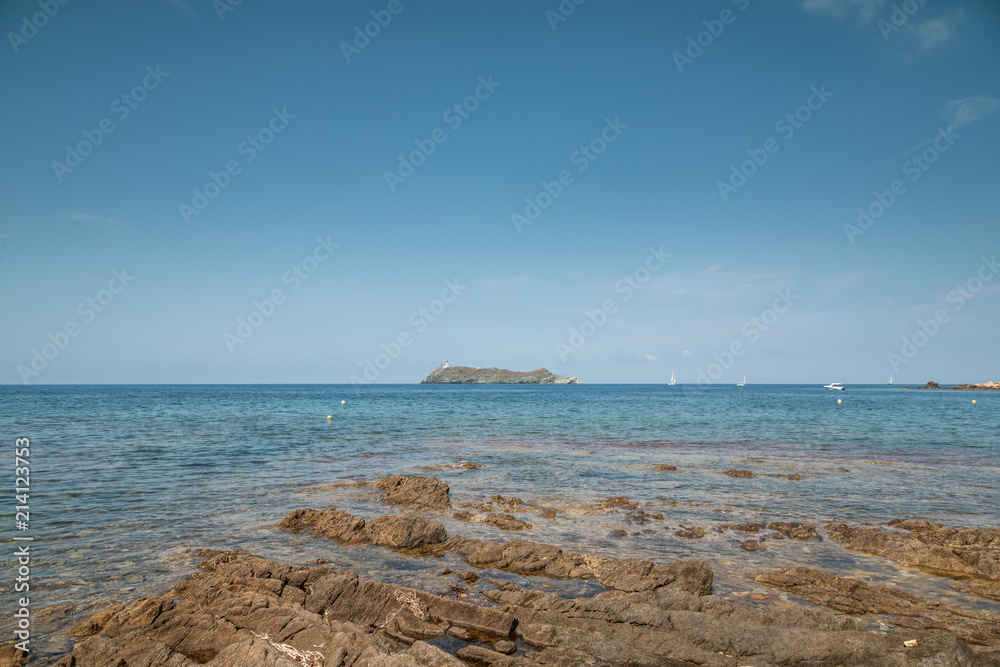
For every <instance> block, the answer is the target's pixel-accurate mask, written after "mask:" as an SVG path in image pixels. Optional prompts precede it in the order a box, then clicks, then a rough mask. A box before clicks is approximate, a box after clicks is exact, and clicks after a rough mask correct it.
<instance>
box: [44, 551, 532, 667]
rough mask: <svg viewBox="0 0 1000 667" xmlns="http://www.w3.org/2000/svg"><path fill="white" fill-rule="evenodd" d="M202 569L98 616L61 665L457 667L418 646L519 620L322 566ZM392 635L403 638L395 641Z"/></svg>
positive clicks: (245, 564) (238, 562)
mask: <svg viewBox="0 0 1000 667" xmlns="http://www.w3.org/2000/svg"><path fill="white" fill-rule="evenodd" d="M202 568H203V570H204V572H202V573H201V574H197V575H194V576H192V577H189V578H188V579H186V580H185V581H184V582H182V583H181V584H180V585H179V586H178V587H177V588H175V589H174V591H173V592H172V593H171V594H169V595H163V596H155V597H152V598H146V599H143V600H138V601H136V602H134V603H132V604H130V605H128V606H125V607H123V608H120V609H116V610H107V611H106V612H102V617H101V618H100V619H92V621H93V626H95V627H100V628H101V629H100V630H99V632H98V633H97V634H94V635H92V636H90V637H88V638H86V639H84V640H82V641H80V642H79V643H77V645H76V646H74V648H73V652H72V654H71V655H69V656H66V657H64V658H62V659H61V660H60V661H59V662H58V663H57V664H58V665H60V666H62V667H89V666H99V667H103V666H105V665H107V666H108V667H112V666H115V665H144V666H147V667H188V666H190V665H194V664H196V663H206V662H210V663H211V664H212V665H213V667H215V666H217V665H223V666H229V667H245V666H246V665H255V666H256V665H265V666H273V667H302V665H303V664H307V663H305V662H302V661H296V660H294V659H293V657H292V656H293V651H297V652H298V653H299V655H304V654H307V652H312V655H313V656H316V655H320V654H321V655H322V658H318V659H319V660H320V662H318V663H314V664H326V665H342V664H352V665H355V664H356V665H361V664H371V665H386V666H389V665H398V666H400V667H403V666H405V665H441V666H442V667H448V666H458V665H461V664H462V663H461V662H460V661H458V660H457V659H456V658H454V657H453V656H450V655H449V654H447V653H445V652H443V651H441V650H440V649H437V648H435V647H433V646H429V645H426V644H422V643H421V642H419V641H417V642H416V643H414V642H415V640H416V639H419V638H420V637H422V636H440V635H442V634H444V632H445V631H446V630H447V629H448V628H450V627H452V626H454V627H457V628H461V629H465V630H466V631H469V632H472V633H478V635H479V636H483V635H485V636H491V637H496V638H498V639H502V638H505V637H508V636H509V635H510V633H511V631H512V630H513V628H514V625H515V623H516V620H515V619H514V617H513V616H511V615H509V614H506V613H504V612H502V611H499V610H496V609H488V608H485V607H480V606H477V605H472V604H468V603H465V602H458V601H454V600H445V599H443V598H441V597H438V596H436V595H430V594H428V593H424V592H422V591H417V590H414V589H409V588H404V587H400V586H393V585H391V584H384V583H381V582H376V581H371V580H368V579H364V578H361V577H358V576H357V575H356V574H355V573H353V572H339V571H336V570H333V569H332V568H330V567H329V566H326V565H319V566H308V567H290V566H286V565H279V564H277V563H274V562H272V561H267V560H264V559H262V558H258V557H256V556H252V555H250V554H246V553H242V552H219V553H216V554H214V555H213V556H212V557H210V558H209V559H208V560H207V561H206V562H205V563H204V564H203V566H202ZM108 612H111V613H110V614H109V613H108ZM380 629H384V631H385V633H387V634H388V636H386V634H383V633H382V632H381V631H380ZM390 636H391V637H397V638H400V639H404V638H405V640H406V641H404V642H403V644H400V643H397V642H395V641H393V640H392V639H390V638H389V637H390ZM411 643H412V644H413V646H412V648H410V649H406V648H405V644H411Z"/></svg>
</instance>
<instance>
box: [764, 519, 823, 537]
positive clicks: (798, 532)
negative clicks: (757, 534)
mask: <svg viewBox="0 0 1000 667" xmlns="http://www.w3.org/2000/svg"><path fill="white" fill-rule="evenodd" d="M767 527H768V528H770V529H771V530H776V531H778V532H779V533H781V534H782V535H784V536H785V537H791V538H793V539H796V540H808V539H809V538H810V537H815V538H816V539H817V540H820V541H822V540H823V538H822V537H821V536H820V534H819V533H818V532H816V526H814V525H813V524H811V523H798V522H794V521H793V522H785V521H772V522H771V523H769V524H767Z"/></svg>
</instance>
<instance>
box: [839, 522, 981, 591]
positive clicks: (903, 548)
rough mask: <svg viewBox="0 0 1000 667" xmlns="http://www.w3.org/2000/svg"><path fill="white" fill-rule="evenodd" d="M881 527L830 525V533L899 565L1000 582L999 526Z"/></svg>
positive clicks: (911, 524)
mask: <svg viewBox="0 0 1000 667" xmlns="http://www.w3.org/2000/svg"><path fill="white" fill-rule="evenodd" d="M888 525H889V526H892V527H894V528H899V529H902V530H904V531H907V532H896V531H890V530H884V529H881V528H867V527H861V526H857V527H849V526H847V525H845V524H831V525H829V526H827V527H826V529H827V531H828V532H829V533H830V536H831V537H832V538H833V539H835V540H837V541H838V542H840V543H841V544H843V546H844V548H845V549H850V550H852V551H860V552H862V553H867V554H873V555H876V556H882V557H884V558H889V559H891V560H894V561H896V562H897V563H900V564H901V565H906V566H914V567H922V568H927V569H930V570H938V571H941V572H948V573H953V574H971V575H974V576H977V577H981V578H983V579H991V580H993V581H1000V528H983V529H981V528H950V527H947V526H943V525H941V524H939V523H930V522H928V521H913V520H902V519H897V520H895V521H890V522H889V524H888Z"/></svg>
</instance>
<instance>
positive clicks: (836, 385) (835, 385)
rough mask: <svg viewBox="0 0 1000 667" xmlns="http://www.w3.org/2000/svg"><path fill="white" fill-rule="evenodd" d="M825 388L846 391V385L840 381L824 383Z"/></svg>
mask: <svg viewBox="0 0 1000 667" xmlns="http://www.w3.org/2000/svg"><path fill="white" fill-rule="evenodd" d="M823 388H824V389H836V390H838V391H844V385H842V384H840V383H839V382H831V383H830V384H825V385H823Z"/></svg>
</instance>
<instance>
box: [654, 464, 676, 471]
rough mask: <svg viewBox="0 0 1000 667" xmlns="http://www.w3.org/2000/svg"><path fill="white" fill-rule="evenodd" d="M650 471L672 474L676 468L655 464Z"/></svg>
mask: <svg viewBox="0 0 1000 667" xmlns="http://www.w3.org/2000/svg"><path fill="white" fill-rule="evenodd" d="M651 469H652V470H655V471H657V472H672V471H674V470H677V466H672V465H667V464H666V463H657V464H656V465H655V466H653V467H652V468H651Z"/></svg>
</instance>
